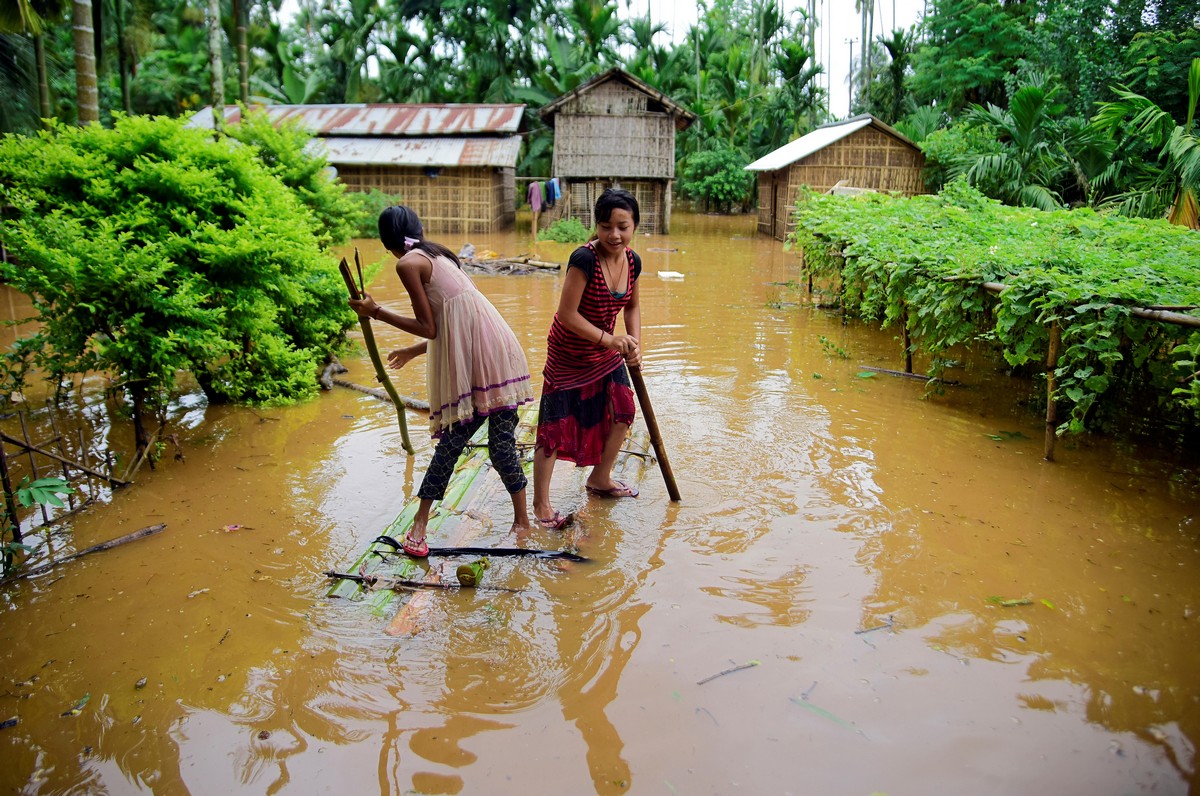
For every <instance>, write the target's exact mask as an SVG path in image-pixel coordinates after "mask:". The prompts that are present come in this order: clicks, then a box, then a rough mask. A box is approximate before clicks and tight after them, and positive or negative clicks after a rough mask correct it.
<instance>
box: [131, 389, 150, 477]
mask: <svg viewBox="0 0 1200 796" xmlns="http://www.w3.org/2000/svg"><path fill="white" fill-rule="evenodd" d="M129 392H130V394H131V396H132V398H133V443H134V448H135V453H134V461H139V460H140V459H141V458H142V456H144V455H146V449H147V448H149V447H150V436H149V435H148V434H147V433H146V384H145V382H142V381H135V382H133V384H131V385H130V387H129Z"/></svg>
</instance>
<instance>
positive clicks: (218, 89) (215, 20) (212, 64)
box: [205, 0, 225, 132]
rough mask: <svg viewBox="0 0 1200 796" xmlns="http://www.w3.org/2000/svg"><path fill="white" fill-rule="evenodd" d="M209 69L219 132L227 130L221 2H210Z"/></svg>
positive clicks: (215, 122)
mask: <svg viewBox="0 0 1200 796" xmlns="http://www.w3.org/2000/svg"><path fill="white" fill-rule="evenodd" d="M205 16H206V17H207V20H206V21H207V23H208V69H209V79H210V81H211V82H210V86H211V88H212V109H213V127H214V128H215V129H216V131H217V132H223V131H224V130H225V69H224V61H223V59H222V57H221V5H220V0H208V12H207V13H206V15H205Z"/></svg>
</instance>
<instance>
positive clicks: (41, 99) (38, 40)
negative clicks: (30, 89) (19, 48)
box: [33, 33, 50, 119]
mask: <svg viewBox="0 0 1200 796" xmlns="http://www.w3.org/2000/svg"><path fill="white" fill-rule="evenodd" d="M33 57H34V63H35V64H36V65H37V84H38V116H39V117H41V118H43V119H49V118H50V81H49V79H48V78H47V77H46V39H45V37H43V36H42V35H41V34H40V33H39V34H37V35H36V36H34V37H33Z"/></svg>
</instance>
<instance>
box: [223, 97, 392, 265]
mask: <svg viewBox="0 0 1200 796" xmlns="http://www.w3.org/2000/svg"><path fill="white" fill-rule="evenodd" d="M226 132H227V133H228V135H229V137H230V138H234V139H236V140H238V141H241V142H242V143H243V144H247V145H249V146H252V147H254V148H255V150H256V154H257V156H258V159H259V160H260V161H261V162H262V163H263V165H265V166H266V167H267V170H268V171H270V172H271V173H272V174H274V175H275V176H276V177H278V178H279V180H280V182H282V183H283V184H284V185H286V186H287V187H288V188H290V189H291V190H292V192H293V193H294V194H295V195H296V196H297V197H298V198H299V199H300V201H301V202H302V203H303V204H304V206H305V207H307V208H308V209H309V210H310V211H311V212H312V214H313V217H314V218H315V219H316V227H315V229H314V230H313V232H314V234H315V235H316V237H317V241H318V242H319V243H320V245H321V246H322V247H328V246H331V245H336V244H340V243H345V242H346V240H347V239H348V238H349V237H350V235H351V233H352V232H353V230H354V229H355V228H356V227H357V226H358V214H359V206H358V204H357V203H356V202H355V201H354V199H352V198H351V197H350V196H349V195H348V194H347V193H346V186H345V185H343V184H342V183H340V182H338V181H337V180H336V179H335V178H334V175H333V173H332V170H331V169H330V167H329V164H328V163H327V162H326V160H325V158H324V157H320V156H317V155H314V154H313V153H312V151H311V150H310V149H309V146H310V144H311V143H312V140H313V137H312V135H311V134H310V133H309V132H307V131H306V130H305V129H304V128H303V127H301V126H300V124H299V122H296V121H284V122H281V123H276V122H274V121H272V120H271V117H270V116H268V115H267V113H266V112H265V111H261V110H252V111H247V110H245V109H243V112H242V121H241V122H240V123H238V124H234V125H230V126H229V128H228V130H227V131H226ZM381 209H382V208H381ZM372 234H374V233H372Z"/></svg>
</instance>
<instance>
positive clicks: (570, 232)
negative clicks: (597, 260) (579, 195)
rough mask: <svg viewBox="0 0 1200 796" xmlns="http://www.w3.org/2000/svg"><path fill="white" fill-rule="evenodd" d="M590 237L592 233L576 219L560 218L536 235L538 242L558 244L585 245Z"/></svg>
mask: <svg viewBox="0 0 1200 796" xmlns="http://www.w3.org/2000/svg"><path fill="white" fill-rule="evenodd" d="M591 237H592V231H591V230H590V229H588V228H587V227H585V226H584V225H583V222H582V221H580V220H579V219H577V218H560V219H559V220H558V221H555V222H554V223H553V224H551V225H550V226H548V227H546V228H545V229H543V230H542V231H541V232H539V233H538V240H552V241H557V242H558V243H587V242H588V241H589V240H590V239H591Z"/></svg>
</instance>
